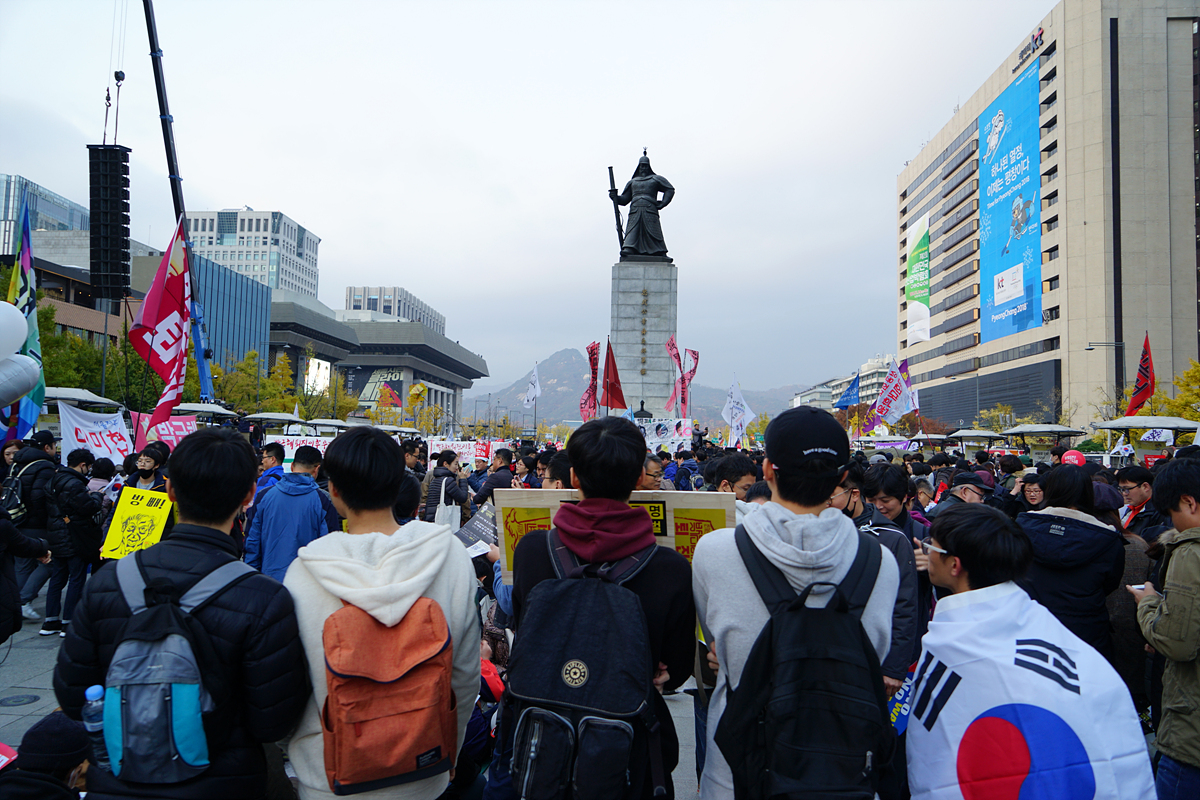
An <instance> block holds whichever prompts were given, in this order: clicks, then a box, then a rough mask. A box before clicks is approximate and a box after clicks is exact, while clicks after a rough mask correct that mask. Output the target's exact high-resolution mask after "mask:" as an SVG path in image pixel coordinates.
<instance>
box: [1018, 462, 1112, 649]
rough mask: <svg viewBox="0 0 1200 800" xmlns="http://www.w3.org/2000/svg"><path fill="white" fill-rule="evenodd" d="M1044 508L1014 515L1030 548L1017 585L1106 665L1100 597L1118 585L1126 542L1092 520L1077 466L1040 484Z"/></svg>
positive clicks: (1106, 629) (1107, 638) (1107, 634)
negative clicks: (1026, 566) (1025, 573)
mask: <svg viewBox="0 0 1200 800" xmlns="http://www.w3.org/2000/svg"><path fill="white" fill-rule="evenodd" d="M1042 485H1043V487H1044V491H1045V496H1046V507H1045V508H1043V509H1041V510H1040V511H1027V512H1024V513H1022V514H1019V515H1018V516H1017V524H1018V525H1020V526H1021V528H1022V529H1023V530H1024V531H1025V533H1026V534H1027V535H1028V536H1029V540H1030V542H1032V544H1033V563H1032V565H1031V566H1030V568H1029V574H1028V576H1027V577H1026V579H1025V581H1024V582H1023V583H1022V586H1024V588H1025V590H1026V591H1028V592H1029V596H1030V597H1032V598H1033V599H1034V600H1037V601H1038V602H1039V603H1041V604H1042V605H1044V606H1045V607H1046V608H1048V609H1050V612H1051V613H1052V614H1054V616H1056V617H1058V619H1059V620H1060V621H1061V622H1062V624H1063V625H1066V626H1067V628H1069V629H1070V630H1071V632H1072V633H1074V634H1075V635H1076V636H1078V637H1079V638H1080V639H1083V640H1084V641H1085V642H1087V643H1088V644H1090V645H1091V646H1092V647H1095V648H1096V649H1097V650H1098V651H1099V652H1100V654H1101V655H1103V656H1104V657H1105V658H1107V659H1109V660H1110V661H1111V660H1112V658H1113V646H1112V631H1111V626H1110V624H1109V618H1108V609H1107V607H1106V606H1105V602H1104V600H1105V598H1106V597H1107V596H1108V595H1109V594H1110V593H1111V592H1112V591H1114V590H1115V589H1116V588H1117V587H1118V586H1120V585H1121V576H1122V575H1123V574H1124V572H1125V540H1124V538H1123V537H1122V536H1121V534H1120V533H1119V532H1118V531H1117V530H1116V529H1115V528H1113V526H1111V525H1106V524H1104V523H1103V522H1101V521H1100V520H1098V519H1096V517H1095V499H1094V490H1093V488H1092V480H1091V478H1089V477H1088V474H1087V472H1085V471H1084V469H1083V468H1082V467H1077V466H1074V465H1072V464H1061V465H1059V466H1057V467H1055V468H1054V469H1053V470H1051V471H1050V472H1048V473H1047V474H1046V476H1045V480H1044V481H1043V483H1042Z"/></svg>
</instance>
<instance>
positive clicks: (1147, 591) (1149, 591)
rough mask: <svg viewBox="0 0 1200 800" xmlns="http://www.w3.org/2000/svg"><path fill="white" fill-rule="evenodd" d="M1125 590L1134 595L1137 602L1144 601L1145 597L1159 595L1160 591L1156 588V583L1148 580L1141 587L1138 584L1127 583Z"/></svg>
mask: <svg viewBox="0 0 1200 800" xmlns="http://www.w3.org/2000/svg"><path fill="white" fill-rule="evenodd" d="M1125 591H1127V592H1129V593H1130V594H1131V595H1133V599H1134V602H1137V603H1140V602H1142V598H1143V597H1148V596H1150V595H1154V596H1155V597H1157V596H1158V592H1157V591H1155V589H1154V584H1153V583H1151V582H1150V581H1146V582H1145V583H1144V584H1142V588H1140V589H1139V588H1138V587H1136V586H1129V585H1126V586H1125Z"/></svg>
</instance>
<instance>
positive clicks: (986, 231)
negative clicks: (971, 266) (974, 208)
mask: <svg viewBox="0 0 1200 800" xmlns="http://www.w3.org/2000/svg"><path fill="white" fill-rule="evenodd" d="M991 237H992V218H991V217H990V216H986V215H985V216H984V217H983V222H982V224H980V226H979V247H980V248H981V249H982V248H984V247H987V243H988V239H990V238H991Z"/></svg>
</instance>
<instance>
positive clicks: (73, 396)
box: [46, 386, 124, 408]
mask: <svg viewBox="0 0 1200 800" xmlns="http://www.w3.org/2000/svg"><path fill="white" fill-rule="evenodd" d="M46 399H47V400H53V401H55V402H58V403H64V402H65V403H69V404H71V405H87V406H115V407H117V408H124V406H122V405H121V404H120V403H118V402H117V401H116V400H109V399H108V398H107V397H101V396H100V395H98V394H92V393H91V392H89V391H88V390H87V389H71V388H65V387H61V386H47V387H46Z"/></svg>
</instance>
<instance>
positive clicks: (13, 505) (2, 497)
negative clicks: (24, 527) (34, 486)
mask: <svg viewBox="0 0 1200 800" xmlns="http://www.w3.org/2000/svg"><path fill="white" fill-rule="evenodd" d="M36 463H38V462H37V461H30V462H29V463H28V464H26V465H25V466H23V467H21V471H20V472H18V473H16V474H15V475H14V474H13V473H12V472H9V474H8V476H7V477H5V479H4V480H3V481H0V508H3V509H4V510H5V511H7V512H8V518H9V519H10V520H12V524H13V525H20V524H21V523H22V522H24V521H25V517H26V516H27V515H28V513H29V511H28V509H27V508H25V501H24V499H22V497H21V476H22V475H24V474H25V472H26V471H27V470H28V469H29V468H30V467H32V466H33V465H34V464H36Z"/></svg>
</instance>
